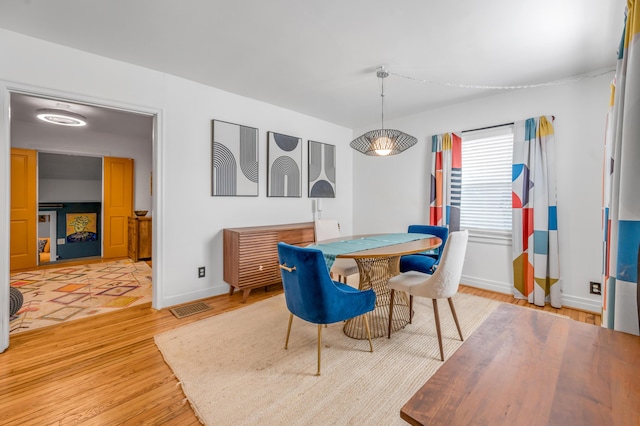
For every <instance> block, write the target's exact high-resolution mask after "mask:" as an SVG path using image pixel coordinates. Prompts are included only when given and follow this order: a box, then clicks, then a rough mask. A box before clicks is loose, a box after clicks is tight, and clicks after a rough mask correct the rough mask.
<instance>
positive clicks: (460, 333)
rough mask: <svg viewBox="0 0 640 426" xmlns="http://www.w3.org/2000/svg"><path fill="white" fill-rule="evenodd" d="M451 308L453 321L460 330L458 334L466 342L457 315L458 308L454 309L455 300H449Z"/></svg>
mask: <svg viewBox="0 0 640 426" xmlns="http://www.w3.org/2000/svg"><path fill="white" fill-rule="evenodd" d="M448 300H449V307H450V308H451V313H452V314H453V320H454V321H455V322H456V327H457V328H458V334H459V335H460V340H462V341H463V342H464V337H462V330H461V329H460V323H459V322H458V316H457V315H456V308H454V307H453V299H452V298H449V299H448Z"/></svg>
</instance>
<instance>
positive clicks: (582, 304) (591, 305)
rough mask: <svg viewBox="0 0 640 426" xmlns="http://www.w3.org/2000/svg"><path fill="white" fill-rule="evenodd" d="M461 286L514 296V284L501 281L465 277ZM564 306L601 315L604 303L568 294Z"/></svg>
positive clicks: (461, 280) (565, 295) (564, 298)
mask: <svg viewBox="0 0 640 426" xmlns="http://www.w3.org/2000/svg"><path fill="white" fill-rule="evenodd" d="M460 282H461V284H464V285H468V286H470V287H475V288H480V289H483V290H489V291H495V292H497V293H503V294H513V291H512V284H511V283H503V282H499V281H491V280H485V279H484V278H478V277H470V276H467V275H463V276H462V278H461V279H460ZM562 306H566V307H567V308H573V309H579V310H581V311H587V312H594V313H597V314H600V313H601V312H602V302H601V301H599V300H590V299H585V298H583V297H578V296H572V295H568V294H563V295H562Z"/></svg>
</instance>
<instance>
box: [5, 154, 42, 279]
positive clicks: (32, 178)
mask: <svg viewBox="0 0 640 426" xmlns="http://www.w3.org/2000/svg"><path fill="white" fill-rule="evenodd" d="M37 161H38V157H37V153H36V151H32V150H29V149H18V148H11V225H10V229H9V233H10V240H11V243H10V244H11V249H10V252H11V255H10V265H11V266H10V268H11V270H14V269H24V268H33V267H35V266H36V265H37V257H38V250H37V246H38V241H37V222H36V215H37V211H38V210H37V199H36V181H37V167H36V163H37Z"/></svg>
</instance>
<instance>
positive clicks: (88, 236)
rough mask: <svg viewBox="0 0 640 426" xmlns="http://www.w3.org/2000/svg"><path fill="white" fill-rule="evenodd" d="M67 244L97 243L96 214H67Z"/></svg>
mask: <svg viewBox="0 0 640 426" xmlns="http://www.w3.org/2000/svg"><path fill="white" fill-rule="evenodd" d="M66 219H67V221H66V222H67V232H66V237H67V238H66V239H67V243H80V242H85V241H96V240H97V239H98V234H97V233H96V224H97V214H96V213H67V216H66Z"/></svg>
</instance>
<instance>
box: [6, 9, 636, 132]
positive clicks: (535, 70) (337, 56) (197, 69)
mask: <svg viewBox="0 0 640 426" xmlns="http://www.w3.org/2000/svg"><path fill="white" fill-rule="evenodd" d="M624 6H625V0H612V1H603V0H520V1H513V0H491V1H484V2H480V1H477V0H458V1H437V0H401V1H395V2H393V1H381V0H349V1H345V0H323V1H300V0H270V1H258V0H234V1H222V0H181V1H175V0H136V1H131V0H112V1H109V2H106V1H104V0H56V1H51V0H2V2H1V3H0V27H2V28H5V29H8V30H11V31H15V32H18V33H23V34H26V35H29V36H33V37H36V38H40V39H44V40H49V41H51V42H54V43H58V44H62V45H66V46H70V47H73V48H76V49H80V50H83V51H86V52H91V53H95V54H98V55H101V56H105V57H109V58H113V59H117V60H121V61H125V62H129V63H133V64H137V65H140V66H144V67H147V68H151V69H154V70H158V71H162V72H166V73H169V74H173V75H177V76H180V77H184V78H187V79H190V80H193V81H196V82H200V83H203V84H207V85H210V86H213V87H217V88H219V89H223V90H226V91H228V92H232V93H236V94H239V95H243V96H247V97H250V98H254V99H258V100H261V101H264V102H268V103H271V104H274V105H278V106H281V107H284V108H288V109H291V110H295V111H298V112H301V113H304V114H307V115H310V116H313V117H317V118H320V119H324V120H327V121H330V122H333V123H336V124H340V125H344V126H347V127H349V128H359V127H364V126H366V125H371V124H374V123H377V122H379V118H380V84H379V83H380V81H379V79H378V78H377V77H376V72H375V71H376V69H377V68H378V67H379V66H380V65H385V66H386V68H387V69H388V70H389V71H390V72H391V73H392V75H391V76H390V77H389V78H387V79H386V80H385V94H386V96H385V118H386V119H389V118H394V117H400V116H406V115H411V114H415V113H418V112H420V111H424V110H428V109H433V108H438V107H442V106H446V105H449V104H453V103H457V102H461V101H465V100H469V99H473V98H477V97H482V96H488V95H493V94H495V93H496V92H500V91H502V90H498V91H496V90H489V89H479V88H462V87H450V86H447V85H443V84H435V83H458V84H467V85H475V86H483V85H492V86H512V85H522V84H539V83H546V82H552V81H557V80H563V79H567V78H570V77H573V76H579V75H585V74H588V75H593V74H597V73H599V72H602V71H604V70H607V69H612V68H613V67H614V66H615V60H616V50H617V47H618V44H619V42H620V36H621V33H622V26H623V18H624V17H623V14H624ZM398 75H400V76H398ZM405 77H409V78H405ZM421 80H428V81H431V83H426V82H424V81H421ZM503 90H506V89H503ZM520 90H526V89H520ZM87 114H88V112H87ZM12 116H13V109H12ZM112 123H113V122H112ZM109 125H112V124H109Z"/></svg>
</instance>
